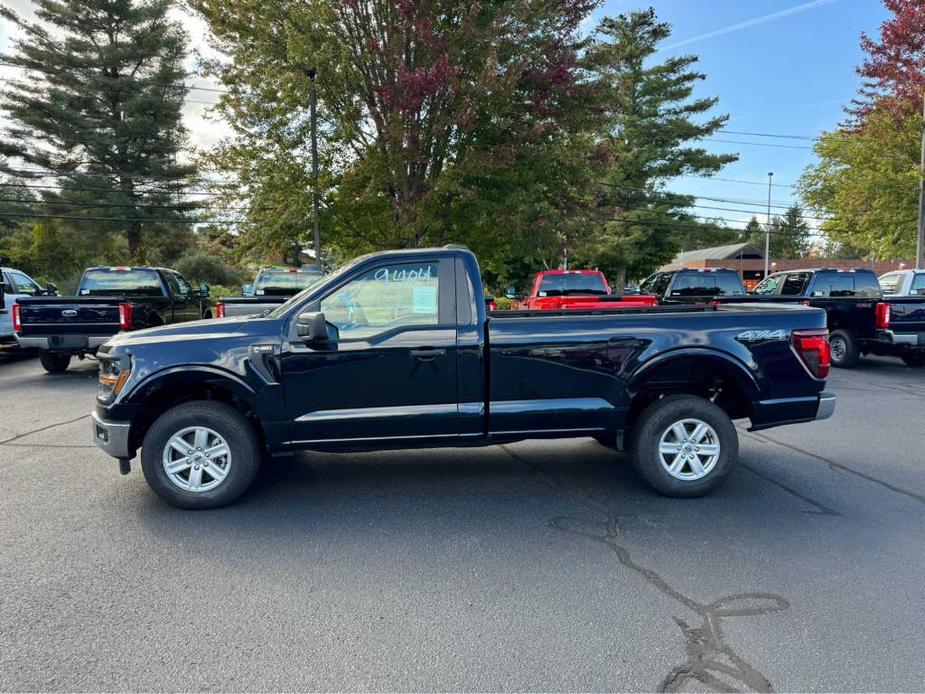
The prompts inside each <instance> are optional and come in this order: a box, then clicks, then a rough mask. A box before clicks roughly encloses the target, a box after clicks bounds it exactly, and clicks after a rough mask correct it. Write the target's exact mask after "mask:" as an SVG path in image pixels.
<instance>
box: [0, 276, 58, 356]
mask: <svg viewBox="0 0 925 694" xmlns="http://www.w3.org/2000/svg"><path fill="white" fill-rule="evenodd" d="M0 282H2V287H0V306H2V310H0V345H15V344H16V334H15V333H14V331H13V304H14V303H16V300H17V299H20V298H22V297H24V296H48V295H52V296H53V295H55V294H57V293H58V288H57V287H56V286H55V285H53V284H51V283H50V282H49V284H48V286H47V287H44V288H43V287H41V286H39V283H38V282H36V281H35V280H34V279H32V278H31V277H29V275H27V274H26V273H25V272H23V271H22V270H15V269H13V268H10V267H4V268H0Z"/></svg>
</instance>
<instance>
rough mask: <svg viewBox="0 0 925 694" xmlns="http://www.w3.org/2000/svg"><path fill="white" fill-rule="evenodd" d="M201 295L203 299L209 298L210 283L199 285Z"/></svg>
mask: <svg viewBox="0 0 925 694" xmlns="http://www.w3.org/2000/svg"><path fill="white" fill-rule="evenodd" d="M199 296H201V297H202V298H203V299H208V298H209V285H208V284H200V285H199Z"/></svg>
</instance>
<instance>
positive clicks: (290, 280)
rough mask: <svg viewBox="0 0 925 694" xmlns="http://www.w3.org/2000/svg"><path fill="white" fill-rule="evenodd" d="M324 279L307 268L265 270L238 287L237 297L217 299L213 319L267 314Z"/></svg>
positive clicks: (313, 269)
mask: <svg viewBox="0 0 925 694" xmlns="http://www.w3.org/2000/svg"><path fill="white" fill-rule="evenodd" d="M322 277H324V273H323V272H322V271H321V270H319V269H317V268H315V267H311V266H304V267H300V268H265V269H263V270H261V271H260V272H258V273H257V277H256V279H255V280H254V281H253V283H251V284H245V285H244V286H243V287H241V296H221V297H219V298H218V301H216V303H215V317H216V318H229V317H231V316H252V315H255V314H260V313H263V312H264V311H270V310H272V309H274V308H276V307H277V306H279V305H280V304H281V303H283V302H284V301H287V300H288V299H289V297H291V296H295V295H296V294H298V293H299V292H301V291H302V290H303V289H307V288H308V287H310V286H312V285H313V284H314V283H315V282H317V281H318V280H320V279H321V278H322Z"/></svg>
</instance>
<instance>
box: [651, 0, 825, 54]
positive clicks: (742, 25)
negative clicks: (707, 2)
mask: <svg viewBox="0 0 925 694" xmlns="http://www.w3.org/2000/svg"><path fill="white" fill-rule="evenodd" d="M837 1H838V0H812V2H807V3H803V4H802V5H797V6H795V7H789V8H787V9H786V10H780V11H778V12H772V13H771V14H766V15H762V16H761V17H755V18H754V19H748V20H746V21H744V22H738V23H737V24H730V25H729V26H726V27H722V28H721V29H716V30H714V31H708V32H706V33H704V34H698V35H697V36H691V37H690V38H686V39H682V40H681V41H677V42H675V43H671V44H668V45H667V46H662V47H661V49H660V50H663V51H665V50H670V49H672V48H680V47H681V46H687V45H688V44H691V43H695V42H696V41H703V40H705V39H711V38H713V37H715V36H723V35H724V34H732V33H734V32H737V31H741V30H743V29H749V28H751V27H754V26H758V25H760V24H766V23H767V22H773V21H775V20H777V19H782V18H784V17H789V16H790V15H794V14H799V13H800V12H806V11H808V10H814V9H816V8H817V7H822V6H824V5H831V4H832V3H833V2H837Z"/></svg>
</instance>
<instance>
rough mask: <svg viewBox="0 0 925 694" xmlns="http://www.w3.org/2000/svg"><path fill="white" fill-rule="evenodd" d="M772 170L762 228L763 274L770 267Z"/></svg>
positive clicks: (768, 270) (769, 172)
mask: <svg viewBox="0 0 925 694" xmlns="http://www.w3.org/2000/svg"><path fill="white" fill-rule="evenodd" d="M773 178H774V172H773V171H768V224H767V226H766V227H765V229H764V276H765V277H767V276H768V275H769V274H770V269H771V265H770V263H771V180H772V179H773Z"/></svg>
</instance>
